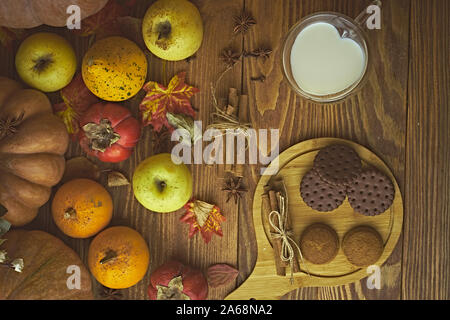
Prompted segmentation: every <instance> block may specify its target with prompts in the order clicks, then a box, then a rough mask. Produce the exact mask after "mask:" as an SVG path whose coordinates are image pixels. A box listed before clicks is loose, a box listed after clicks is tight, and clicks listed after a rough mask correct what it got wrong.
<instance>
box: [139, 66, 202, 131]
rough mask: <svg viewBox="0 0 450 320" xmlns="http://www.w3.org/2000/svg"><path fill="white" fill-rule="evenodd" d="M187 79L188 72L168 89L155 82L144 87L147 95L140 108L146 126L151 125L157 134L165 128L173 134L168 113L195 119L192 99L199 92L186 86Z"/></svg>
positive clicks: (171, 82)
mask: <svg viewBox="0 0 450 320" xmlns="http://www.w3.org/2000/svg"><path fill="white" fill-rule="evenodd" d="M185 77H186V72H181V73H179V74H177V75H176V76H174V77H173V78H172V79H171V80H170V82H169V85H168V86H167V87H165V86H163V85H161V84H159V83H157V82H155V81H150V82H148V83H147V84H146V85H145V86H144V90H145V91H146V92H147V95H146V96H145V98H144V99H143V100H142V103H141V105H140V106H139V109H140V112H141V121H142V123H143V125H144V126H147V125H149V124H151V125H152V126H153V129H154V130H155V131H156V132H159V131H160V130H161V128H162V127H163V126H165V127H166V128H168V129H169V130H170V131H171V132H172V131H173V130H174V128H173V127H172V126H171V125H170V124H169V122H168V121H167V116H166V114H167V112H170V113H173V114H180V113H181V114H185V115H188V116H191V117H195V111H194V109H193V108H192V105H191V102H190V98H191V97H192V96H193V95H194V94H196V93H197V92H199V90H198V89H197V88H194V87H192V86H189V85H187V84H185V82H184V79H185Z"/></svg>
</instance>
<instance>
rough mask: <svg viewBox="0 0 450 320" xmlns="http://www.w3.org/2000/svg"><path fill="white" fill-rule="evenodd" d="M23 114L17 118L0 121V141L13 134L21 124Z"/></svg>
mask: <svg viewBox="0 0 450 320" xmlns="http://www.w3.org/2000/svg"><path fill="white" fill-rule="evenodd" d="M24 116H25V113H24V112H22V113H21V114H19V116H17V117H6V118H3V119H0V140H1V139H3V138H5V137H9V136H11V135H13V134H15V133H16V132H17V131H18V130H17V126H18V125H19V124H20V123H21V122H22V120H23V117H24Z"/></svg>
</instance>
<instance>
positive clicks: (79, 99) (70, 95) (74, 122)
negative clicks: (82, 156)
mask: <svg viewBox="0 0 450 320" xmlns="http://www.w3.org/2000/svg"><path fill="white" fill-rule="evenodd" d="M60 93H61V98H62V100H63V102H61V103H58V104H55V105H54V106H53V111H54V112H55V114H56V115H57V116H58V117H60V118H61V119H62V120H63V122H64V124H65V125H66V128H67V132H69V134H71V135H72V138H74V137H75V134H76V133H78V131H79V130H80V124H79V119H80V117H81V116H82V115H83V114H84V113H85V112H86V110H87V109H89V107H90V106H92V105H93V104H95V103H97V102H98V101H99V99H98V98H97V97H96V96H95V95H94V94H93V93H92V92H91V91H90V90H89V89H88V88H87V87H86V85H85V84H84V81H83V77H82V75H81V73H78V74H77V75H76V76H75V77H74V78H73V79H72V81H71V82H70V83H69V84H68V85H67V86H66V87H65V88H63V89H62V90H61V91H60Z"/></svg>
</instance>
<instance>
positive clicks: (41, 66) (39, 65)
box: [33, 53, 53, 73]
mask: <svg viewBox="0 0 450 320" xmlns="http://www.w3.org/2000/svg"><path fill="white" fill-rule="evenodd" d="M33 62H34V63H35V65H34V67H33V70H34V71H35V72H37V73H41V72H43V71H44V70H45V69H46V68H48V66H50V65H51V64H52V63H53V54H52V53H49V54H46V55H45V56H43V57H41V58H39V59H37V60H33Z"/></svg>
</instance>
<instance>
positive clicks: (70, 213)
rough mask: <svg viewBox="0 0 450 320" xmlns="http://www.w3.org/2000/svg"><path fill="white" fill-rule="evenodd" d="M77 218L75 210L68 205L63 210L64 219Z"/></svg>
mask: <svg viewBox="0 0 450 320" xmlns="http://www.w3.org/2000/svg"><path fill="white" fill-rule="evenodd" d="M76 218H77V211H76V210H75V209H74V208H72V207H70V208H67V209H66V211H64V219H76Z"/></svg>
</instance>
